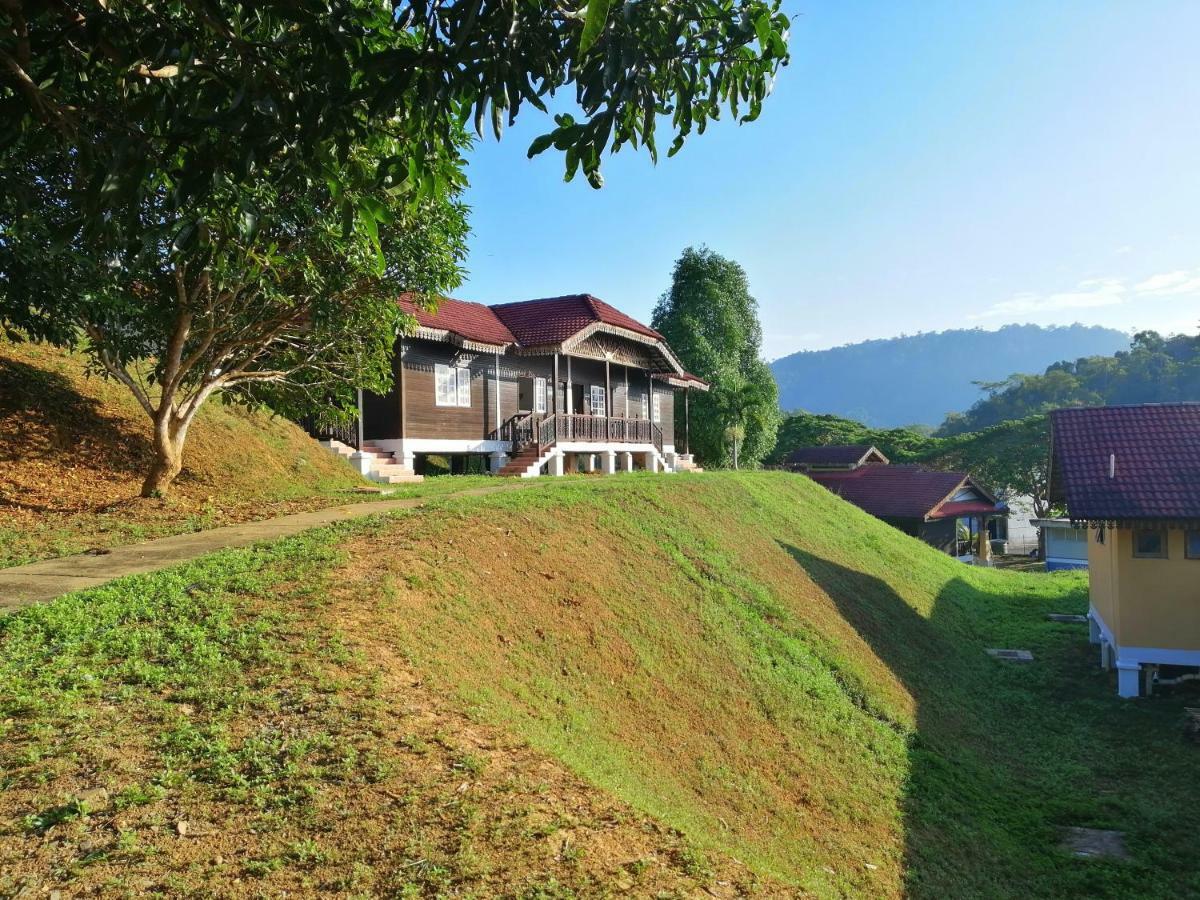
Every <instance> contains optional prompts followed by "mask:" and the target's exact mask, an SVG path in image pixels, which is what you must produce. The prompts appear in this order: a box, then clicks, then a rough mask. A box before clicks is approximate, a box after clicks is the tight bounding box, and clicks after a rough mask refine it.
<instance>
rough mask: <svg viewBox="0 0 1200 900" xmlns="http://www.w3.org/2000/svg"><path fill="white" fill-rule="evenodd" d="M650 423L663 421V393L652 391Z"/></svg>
mask: <svg viewBox="0 0 1200 900" xmlns="http://www.w3.org/2000/svg"><path fill="white" fill-rule="evenodd" d="M650 421H651V422H654V423H658V422H660V421H662V391H651V393H650Z"/></svg>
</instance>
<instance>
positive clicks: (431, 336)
mask: <svg viewBox="0 0 1200 900" xmlns="http://www.w3.org/2000/svg"><path fill="white" fill-rule="evenodd" d="M409 337H418V338H424V339H425V340H427V341H442V342H444V343H447V344H453V345H454V346H455V347H458V348H459V349H461V350H472V351H474V352H476V353H504V352H505V351H507V350H508V348H509V347H511V346H512V344H511V343H506V344H493V343H490V342H487V341H476V340H472V339H471V338H466V337H463V336H462V335H461V334H458V333H457V332H455V331H449V330H447V329H444V328H430V327H429V326H427V325H421V326H419V327H418V328H417V330H416V331H415V332H413V333H412V334H411V335H409Z"/></svg>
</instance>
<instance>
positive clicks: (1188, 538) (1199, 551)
mask: <svg viewBox="0 0 1200 900" xmlns="http://www.w3.org/2000/svg"><path fill="white" fill-rule="evenodd" d="M1183 555H1184V556H1186V557H1187V558H1188V559H1200V531H1189V532H1188V533H1187V534H1185V535H1184V536H1183Z"/></svg>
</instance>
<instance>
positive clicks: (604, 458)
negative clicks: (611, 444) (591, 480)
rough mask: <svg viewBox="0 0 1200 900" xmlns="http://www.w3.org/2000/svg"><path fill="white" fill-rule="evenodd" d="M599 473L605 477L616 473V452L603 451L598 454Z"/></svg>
mask: <svg viewBox="0 0 1200 900" xmlns="http://www.w3.org/2000/svg"><path fill="white" fill-rule="evenodd" d="M600 466H601V471H603V472H604V474H605V475H613V474H615V473H616V471H617V451H616V450H605V451H604V452H603V453H601V454H600Z"/></svg>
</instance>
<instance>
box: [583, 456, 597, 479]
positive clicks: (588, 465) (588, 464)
mask: <svg viewBox="0 0 1200 900" xmlns="http://www.w3.org/2000/svg"><path fill="white" fill-rule="evenodd" d="M583 471H585V472H587V473H588V474H589V475H590V474H592V473H593V472H595V471H596V454H594V453H585V454H583Z"/></svg>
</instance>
